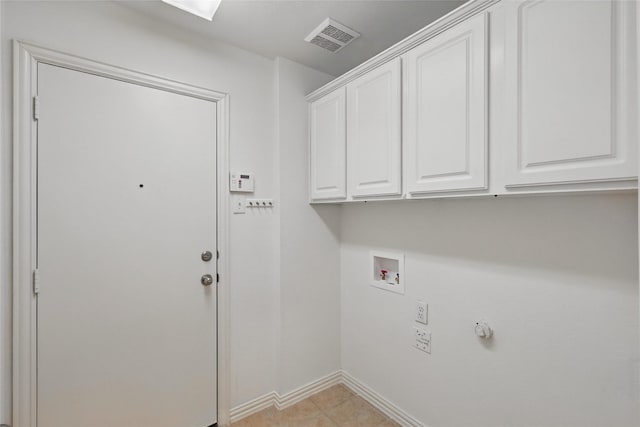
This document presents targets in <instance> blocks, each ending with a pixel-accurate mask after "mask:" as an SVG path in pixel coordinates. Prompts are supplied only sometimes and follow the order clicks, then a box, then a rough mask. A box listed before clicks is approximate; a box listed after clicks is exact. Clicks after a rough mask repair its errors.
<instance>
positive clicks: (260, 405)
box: [229, 391, 277, 423]
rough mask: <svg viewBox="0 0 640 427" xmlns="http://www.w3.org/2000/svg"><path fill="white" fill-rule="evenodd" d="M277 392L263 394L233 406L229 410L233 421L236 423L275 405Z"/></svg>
mask: <svg viewBox="0 0 640 427" xmlns="http://www.w3.org/2000/svg"><path fill="white" fill-rule="evenodd" d="M276 394H277V393H276V392H275V391H272V392H270V393H267V394H265V395H263V396H260V397H256V398H255V399H253V400H250V401H248V402H246V403H243V404H241V405H238V406H236V407H235V408H232V409H231V411H230V412H229V418H230V419H231V422H232V423H235V422H236V421H238V420H241V419H243V418H245V417H248V416H249V415H252V414H255V413H256V412H260V411H262V410H263V409H267V408H268V407H269V406H273V404H274V402H275V399H276Z"/></svg>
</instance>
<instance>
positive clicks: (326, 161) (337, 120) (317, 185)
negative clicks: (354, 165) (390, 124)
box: [309, 88, 347, 200]
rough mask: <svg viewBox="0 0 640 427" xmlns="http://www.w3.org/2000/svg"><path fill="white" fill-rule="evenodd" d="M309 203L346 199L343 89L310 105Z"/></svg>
mask: <svg viewBox="0 0 640 427" xmlns="http://www.w3.org/2000/svg"><path fill="white" fill-rule="evenodd" d="M310 116H311V117H310V122H311V123H310V138H309V139H310V153H309V158H310V165H309V168H310V179H309V181H310V188H311V190H310V192H311V200H325V199H344V198H345V197H346V155H347V153H346V145H345V143H346V133H345V132H346V126H345V89H344V88H340V89H338V90H336V91H335V92H332V93H330V94H329V95H326V96H325V97H323V98H321V99H319V100H317V101H314V102H313V103H311V105H310Z"/></svg>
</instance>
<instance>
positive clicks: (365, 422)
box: [326, 396, 387, 427]
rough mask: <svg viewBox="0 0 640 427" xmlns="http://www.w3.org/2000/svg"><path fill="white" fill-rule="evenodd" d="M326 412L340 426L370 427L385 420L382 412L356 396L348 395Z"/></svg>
mask: <svg viewBox="0 0 640 427" xmlns="http://www.w3.org/2000/svg"><path fill="white" fill-rule="evenodd" d="M326 414H327V415H328V416H329V418H331V419H332V420H333V421H334V422H335V423H336V424H338V425H339V426H341V427H372V426H377V425H378V424H381V423H383V422H384V421H386V420H387V417H386V416H385V415H384V414H383V413H382V412H380V411H378V410H377V409H375V408H374V407H373V406H371V405H369V404H368V403H367V402H366V401H365V400H363V399H362V398H360V397H358V396H352V397H350V398H349V399H348V400H347V401H345V402H344V403H342V404H340V405H338V406H336V407H335V408H332V409H329V410H328V411H326Z"/></svg>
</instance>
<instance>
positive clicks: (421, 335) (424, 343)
mask: <svg viewBox="0 0 640 427" xmlns="http://www.w3.org/2000/svg"><path fill="white" fill-rule="evenodd" d="M413 340H414V343H413V346H414V347H415V348H417V349H418V350H422V351H424V352H425V353H429V354H431V332H428V331H425V330H424V329H420V328H414V333H413Z"/></svg>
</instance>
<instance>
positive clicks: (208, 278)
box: [200, 274, 213, 286]
mask: <svg viewBox="0 0 640 427" xmlns="http://www.w3.org/2000/svg"><path fill="white" fill-rule="evenodd" d="M200 283H202V284H203V285H204V286H209V285H211V284H212V283H213V276H212V275H210V274H204V275H202V277H201V278H200Z"/></svg>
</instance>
